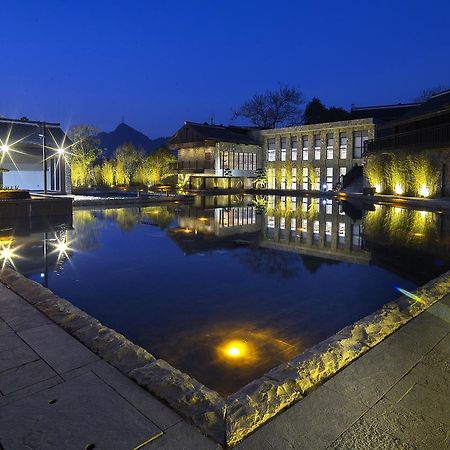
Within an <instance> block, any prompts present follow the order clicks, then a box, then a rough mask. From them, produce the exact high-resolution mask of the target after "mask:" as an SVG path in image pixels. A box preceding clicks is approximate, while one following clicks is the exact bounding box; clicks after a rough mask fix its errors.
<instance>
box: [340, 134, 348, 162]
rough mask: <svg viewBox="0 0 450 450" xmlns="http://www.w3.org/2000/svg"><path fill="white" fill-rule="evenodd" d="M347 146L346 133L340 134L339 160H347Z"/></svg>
mask: <svg viewBox="0 0 450 450" xmlns="http://www.w3.org/2000/svg"><path fill="white" fill-rule="evenodd" d="M347 145H348V138H347V133H340V135H339V158H341V159H346V158H347Z"/></svg>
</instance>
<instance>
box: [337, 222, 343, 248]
mask: <svg viewBox="0 0 450 450" xmlns="http://www.w3.org/2000/svg"><path fill="white" fill-rule="evenodd" d="M338 233H339V244H341V245H342V244H345V223H344V222H339V231H338Z"/></svg>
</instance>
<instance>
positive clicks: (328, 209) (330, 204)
mask: <svg viewBox="0 0 450 450" xmlns="http://www.w3.org/2000/svg"><path fill="white" fill-rule="evenodd" d="M325 214H333V201H332V200H330V199H327V202H326V204H325Z"/></svg>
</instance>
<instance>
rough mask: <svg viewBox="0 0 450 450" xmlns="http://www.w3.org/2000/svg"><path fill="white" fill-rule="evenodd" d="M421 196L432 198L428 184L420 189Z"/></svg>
mask: <svg viewBox="0 0 450 450" xmlns="http://www.w3.org/2000/svg"><path fill="white" fill-rule="evenodd" d="M419 195H420V196H421V197H429V196H430V188H429V187H428V186H427V185H426V184H422V186H420V189H419Z"/></svg>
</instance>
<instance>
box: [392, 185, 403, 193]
mask: <svg viewBox="0 0 450 450" xmlns="http://www.w3.org/2000/svg"><path fill="white" fill-rule="evenodd" d="M394 192H395V193H396V194H397V195H402V194H403V192H404V191H403V187H402V185H401V184H396V185H395V188H394Z"/></svg>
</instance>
